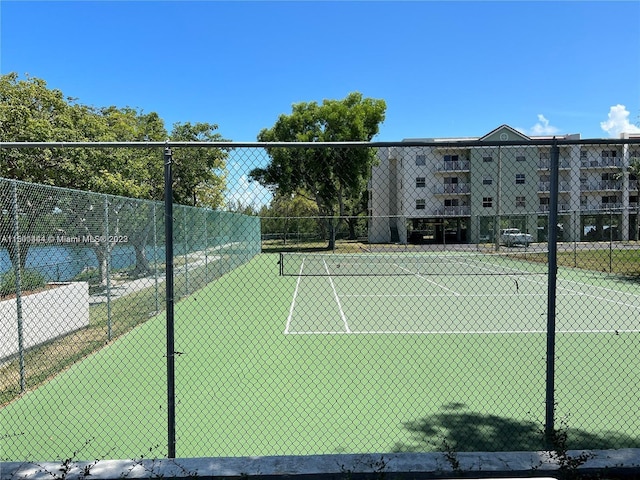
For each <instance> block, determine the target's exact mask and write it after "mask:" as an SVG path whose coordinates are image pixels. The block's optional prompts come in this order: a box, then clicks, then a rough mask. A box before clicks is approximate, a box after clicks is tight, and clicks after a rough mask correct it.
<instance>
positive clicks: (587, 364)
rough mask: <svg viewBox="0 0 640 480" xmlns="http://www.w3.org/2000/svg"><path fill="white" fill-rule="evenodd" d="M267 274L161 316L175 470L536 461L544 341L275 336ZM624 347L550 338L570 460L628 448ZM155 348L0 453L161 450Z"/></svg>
mask: <svg viewBox="0 0 640 480" xmlns="http://www.w3.org/2000/svg"><path fill="white" fill-rule="evenodd" d="M276 262H277V255H271V254H264V255H260V256H258V257H257V258H255V259H254V260H252V261H251V262H249V263H248V264H246V265H243V266H242V267H240V268H238V269H236V270H234V271H232V272H230V273H228V274H226V275H224V276H223V277H221V278H220V279H219V280H218V281H216V282H213V283H211V284H209V285H207V286H205V287H204V288H202V289H201V290H199V291H197V292H196V293H194V294H192V295H190V296H189V297H187V298H185V299H184V300H182V301H181V302H179V303H178V304H176V331H175V340H176V350H177V351H179V352H180V354H178V356H177V357H176V394H177V396H176V400H177V404H176V413H177V417H176V422H177V424H176V426H177V437H178V443H177V454H178V456H189V457H197V456H240V455H247V456H251V455H270V454H294V455H295V454H314V453H339V452H344V453H358V452H393V451H430V450H437V449H438V448H440V446H441V445H442V439H443V438H446V439H447V441H448V442H449V444H452V445H454V447H455V448H456V449H457V450H458V451H465V450H474V449H475V450H477V449H482V448H487V446H490V445H498V446H504V447H505V448H508V449H512V450H517V449H527V450H528V449H536V448H541V446H542V437H541V436H540V435H539V431H540V428H539V427H540V423H541V421H542V419H543V418H544V399H545V391H544V378H545V368H546V364H545V348H546V336H545V335H543V334H510V335H499V334H498V335H464V334H454V335H445V334H430V335H333V336H330V335H283V330H284V326H285V322H286V319H287V316H288V314H289V309H290V306H291V298H292V294H293V291H294V289H295V288H296V282H297V279H296V278H295V277H280V276H278V275H277V270H278V267H277V264H276ZM303 281H304V280H303ZM463 320H464V319H461V321H463ZM103 325H104V324H103ZM638 337H639V336H638V335H637V334H625V335H613V334H607V335H599V334H571V335H559V336H558V342H557V347H558V372H557V386H558V391H557V400H558V405H559V406H558V412H559V414H560V415H564V414H569V413H570V414H571V419H570V421H569V423H570V425H572V426H573V427H574V428H573V430H572V431H571V432H570V433H569V435H570V440H569V441H570V444H571V446H575V447H578V446H579V447H580V448H589V447H592V448H616V447H623V446H640V444H639V443H638V439H637V438H636V437H635V436H634V435H635V433H636V432H637V431H639V430H640V423H639V420H638V419H637V418H636V416H635V413H634V412H631V411H630V409H629V405H633V404H634V402H635V396H634V392H635V387H634V386H635V385H637V384H639V383H640V368H639V367H640V365H638V362H639V360H638V358H637V355H635V350H634V348H633V345H635V342H637V341H638ZM164 339H165V332H164V318H163V316H157V317H154V318H152V319H150V320H149V321H146V322H144V323H142V324H140V325H138V326H137V327H136V328H134V329H132V330H130V331H129V332H128V333H126V334H124V335H122V336H121V337H120V338H119V339H118V341H115V342H113V343H111V344H110V345H108V346H106V347H105V348H102V349H101V350H100V351H99V352H97V353H95V354H94V355H91V356H90V357H88V358H87V359H85V360H84V361H82V362H79V363H76V364H75V365H73V366H72V367H71V368H69V369H67V370H66V371H65V372H64V373H62V374H60V375H58V376H56V377H55V378H54V379H52V380H51V381H49V382H47V383H46V384H44V385H43V386H41V387H40V388H38V389H37V390H35V391H32V392H30V393H29V394H27V395H24V396H23V397H22V398H21V399H20V400H19V401H15V402H13V403H12V404H11V405H9V406H7V407H5V408H4V409H3V410H0V425H3V428H4V429H5V432H3V434H4V435H6V436H10V437H11V438H12V442H11V444H10V445H7V446H6V447H5V448H4V450H3V452H2V454H1V455H2V456H3V457H4V458H5V459H21V460H23V459H30V460H51V459H52V458H57V457H58V456H59V455H62V453H61V452H65V451H68V450H69V445H85V443H86V444H87V446H86V448H84V449H83V453H82V454H83V455H85V456H86V458H87V459H93V458H104V457H110V458H135V457H138V456H139V455H140V454H141V452H145V451H148V450H149V449H151V448H158V445H160V446H161V447H160V448H159V450H160V451H162V448H163V447H162V446H164V445H166V414H167V412H166V402H167V398H166V395H167V393H166V380H165V378H166V358H165V357H164V354H165V351H166V348H165V344H164ZM622 372H624V375H622ZM621 376H623V377H624V378H622V379H621V378H620V377H621ZM605 397H606V398H607V402H606V405H603V402H602V398H605ZM603 409H604V411H603ZM51 412H55V414H54V415H52V414H51ZM8 426H10V427H8ZM501 438H502V439H503V440H500V439H501ZM504 439H509V441H508V442H507V443H505V441H504ZM501 442H502V443H501ZM571 442H573V443H571Z"/></svg>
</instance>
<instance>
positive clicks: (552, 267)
mask: <svg viewBox="0 0 640 480" xmlns="http://www.w3.org/2000/svg"><path fill="white" fill-rule="evenodd" d="M550 157H551V158H550V160H551V165H550V170H551V172H550V182H551V185H550V187H549V188H550V195H549V240H548V249H549V270H548V277H549V280H548V289H547V373H546V375H547V376H546V401H545V423H544V436H545V443H546V447H547V448H548V449H549V450H552V449H553V448H554V446H553V443H554V436H555V425H554V423H555V419H554V415H555V343H556V281H557V273H558V258H557V248H558V177H559V174H558V165H559V157H560V148H559V147H558V142H557V140H556V139H555V137H554V139H553V145H552V147H551V155H550Z"/></svg>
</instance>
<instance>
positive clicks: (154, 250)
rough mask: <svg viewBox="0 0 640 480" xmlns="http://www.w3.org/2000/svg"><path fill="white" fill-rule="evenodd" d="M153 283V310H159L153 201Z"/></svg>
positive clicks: (154, 203)
mask: <svg viewBox="0 0 640 480" xmlns="http://www.w3.org/2000/svg"><path fill="white" fill-rule="evenodd" d="M152 205H153V285H154V292H155V305H156V308H155V312H156V313H158V312H159V311H160V305H159V298H158V297H159V295H158V293H159V292H158V220H157V219H156V202H153V204H152Z"/></svg>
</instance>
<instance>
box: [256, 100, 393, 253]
mask: <svg viewBox="0 0 640 480" xmlns="http://www.w3.org/2000/svg"><path fill="white" fill-rule="evenodd" d="M385 111H386V103H385V102H384V100H376V99H371V98H363V96H362V94H360V93H358V92H354V93H350V94H349V95H347V97H346V98H345V99H344V100H324V101H323V102H322V104H321V105H318V104H317V103H316V102H309V103H297V104H294V105H293V108H292V113H291V114H290V115H281V116H280V117H279V118H278V120H277V121H276V123H275V125H274V126H273V127H272V128H270V129H263V130H262V131H261V132H260V134H259V135H258V140H259V141H261V142H341V141H370V140H371V139H372V138H373V137H374V136H375V135H376V134H377V133H378V131H379V125H380V123H382V122H383V121H384V118H385ZM267 153H268V154H269V156H270V157H271V161H270V163H269V164H268V165H267V166H266V168H257V169H254V170H252V171H251V172H250V177H251V178H253V179H254V180H257V181H258V182H260V183H261V184H262V185H263V186H266V187H268V188H270V189H272V190H273V191H275V192H276V193H277V194H280V195H289V194H292V193H296V194H304V193H303V192H307V194H308V195H309V198H311V199H313V200H314V201H315V202H316V204H317V206H318V212H319V215H320V216H321V217H322V218H323V219H324V222H325V226H326V228H327V230H328V232H329V244H328V248H329V249H333V248H334V247H335V229H336V216H337V217H338V218H339V219H343V220H344V219H345V218H346V217H347V216H349V215H351V214H352V212H354V211H355V210H356V209H357V208H358V207H357V205H359V202H360V199H361V198H362V192H363V191H364V190H365V189H366V184H367V180H368V178H369V175H370V172H371V167H372V166H373V165H374V163H375V161H376V156H375V151H373V149H371V148H366V147H354V148H348V149H345V148H332V149H328V148H322V149H320V148H308V147H307V148H297V147H290V148H275V147H269V148H267Z"/></svg>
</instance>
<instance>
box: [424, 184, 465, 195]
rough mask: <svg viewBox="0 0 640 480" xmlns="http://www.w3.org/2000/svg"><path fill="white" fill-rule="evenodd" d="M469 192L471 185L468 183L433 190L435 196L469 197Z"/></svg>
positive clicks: (448, 185)
mask: <svg viewBox="0 0 640 480" xmlns="http://www.w3.org/2000/svg"><path fill="white" fill-rule="evenodd" d="M469 192H471V185H470V184H468V183H446V184H443V185H436V186H435V187H434V188H433V193H434V194H435V195H467V194H469Z"/></svg>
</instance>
